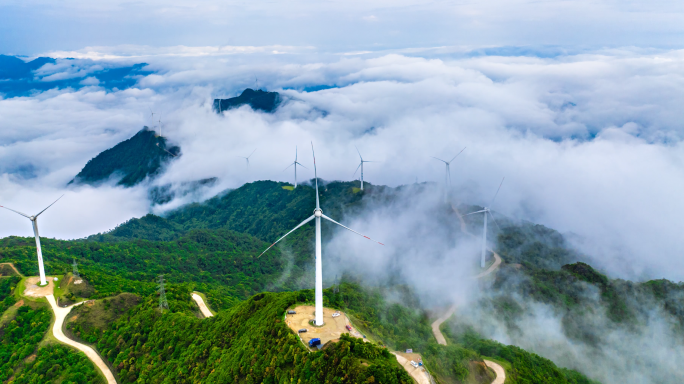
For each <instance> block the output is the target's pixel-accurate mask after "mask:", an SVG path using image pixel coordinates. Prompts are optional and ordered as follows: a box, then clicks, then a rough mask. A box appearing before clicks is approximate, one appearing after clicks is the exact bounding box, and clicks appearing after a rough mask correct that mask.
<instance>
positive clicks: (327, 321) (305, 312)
mask: <svg viewBox="0 0 684 384" xmlns="http://www.w3.org/2000/svg"><path fill="white" fill-rule="evenodd" d="M289 310H293V311H295V312H297V313H296V314H294V315H285V323H286V324H287V326H288V327H290V329H292V330H293V331H294V333H298V332H299V330H300V329H306V330H307V332H304V333H299V336H300V337H301V338H302V341H303V342H304V343H305V344H306V345H307V346H308V345H309V340H311V339H315V338H319V339H321V344H322V345H325V343H327V342H328V341H331V340H332V341H338V340H339V339H340V336H341V335H342V334H343V333H350V332H349V331H348V330H347V328H346V326H347V325H350V326H351V323H350V322H349V319H348V318H347V315H345V314H344V312H340V311H336V310H334V309H330V308H323V325H322V326H312V325H311V324H310V322H311V321H313V320H314V319H315V313H314V312H315V310H316V308H315V307H314V306H313V305H300V306H298V307H295V308H291V309H289ZM335 312H339V313H340V316H337V317H332V315H333V313H335ZM354 333H355V332H351V334H352V335H354ZM354 336H355V335H354Z"/></svg>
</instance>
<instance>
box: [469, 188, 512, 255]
mask: <svg viewBox="0 0 684 384" xmlns="http://www.w3.org/2000/svg"><path fill="white" fill-rule="evenodd" d="M505 179H506V178H505V177H504V178H503V179H501V184H499V189H497V190H496V193H495V194H494V198H493V199H492V202H491V203H489V207H484V209H482V210H479V211H475V212H470V213H468V214H465V215H463V216H468V215H474V214H476V213H484V228H483V229H482V257H481V259H480V267H481V268H484V267H485V257H486V255H487V215H490V216H492V220H494V215H492V211H491V210H490V208H491V206H492V204H494V200H496V196H497V195H498V194H499V190H501V186H502V185H503V182H504V180H505ZM494 224H496V226H497V227H498V228H499V230H500V229H501V227H499V224H498V223H497V222H496V220H494Z"/></svg>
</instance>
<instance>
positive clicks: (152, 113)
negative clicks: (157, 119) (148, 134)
mask: <svg viewBox="0 0 684 384" xmlns="http://www.w3.org/2000/svg"><path fill="white" fill-rule="evenodd" d="M150 116H151V118H152V125H154V112H152V108H150ZM152 128H154V127H152Z"/></svg>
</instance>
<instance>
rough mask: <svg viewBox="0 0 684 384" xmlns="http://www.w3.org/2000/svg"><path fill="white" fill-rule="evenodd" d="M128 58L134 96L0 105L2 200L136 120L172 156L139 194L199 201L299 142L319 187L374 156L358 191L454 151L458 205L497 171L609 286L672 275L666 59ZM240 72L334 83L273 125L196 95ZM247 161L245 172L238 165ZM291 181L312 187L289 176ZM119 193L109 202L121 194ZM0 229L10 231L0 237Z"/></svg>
mask: <svg viewBox="0 0 684 384" xmlns="http://www.w3.org/2000/svg"><path fill="white" fill-rule="evenodd" d="M161 51H164V50H163V49H162V50H161ZM190 51H191V50H190ZM146 61H147V62H149V63H150V68H152V69H153V70H156V71H157V73H156V74H154V75H150V76H148V77H146V78H143V79H142V80H140V84H141V85H142V86H144V88H143V89H136V88H133V89H128V90H125V91H117V92H109V93H107V92H105V91H103V90H97V89H83V90H80V91H77V92H64V91H50V92H45V93H42V94H39V95H37V96H35V97H28V98H14V99H6V100H1V101H0V112H1V113H0V124H2V126H3V127H7V128H6V129H3V130H2V131H1V132H0V143H2V145H1V146H0V164H2V166H1V168H0V172H3V173H11V175H8V176H6V180H7V181H6V183H9V184H8V185H13V186H14V187H13V188H17V190H22V189H25V190H31V189H35V188H38V186H39V185H40V188H38V189H40V190H42V189H50V188H51V189H53V190H55V191H56V190H58V189H60V188H62V187H63V185H65V184H66V183H67V182H68V181H69V180H70V179H71V177H73V176H74V175H75V174H76V173H77V172H78V171H79V170H80V168H81V167H82V166H83V165H84V164H85V163H86V162H87V160H88V159H90V158H91V157H93V156H95V155H96V154H97V153H99V152H100V151H102V150H104V149H106V148H109V147H111V146H113V145H114V144H116V143H118V142H120V141H122V140H123V139H126V138H128V137H130V136H132V135H133V134H134V133H135V132H137V131H138V130H139V129H140V128H141V127H142V126H143V125H145V124H149V123H150V122H148V121H147V119H148V114H149V111H148V108H152V109H154V110H155V112H158V113H160V114H161V115H162V118H163V120H164V121H165V123H164V126H165V134H166V135H167V136H168V138H169V139H170V140H171V141H173V142H175V143H178V144H179V145H180V146H181V147H182V150H183V156H182V157H181V158H180V159H179V160H178V161H175V162H174V163H173V164H172V165H171V166H170V167H169V170H168V172H166V173H165V174H164V175H163V176H162V177H161V178H160V179H159V180H157V181H156V182H155V183H156V184H165V183H172V184H174V185H180V183H182V182H184V181H190V180H197V179H200V178H205V177H213V176H216V177H219V178H220V180H219V182H218V183H217V184H216V185H215V186H214V187H213V188H212V189H211V190H210V191H208V192H207V194H210V193H215V192H218V191H219V190H222V189H224V188H229V187H236V186H239V185H241V184H242V183H244V182H247V181H251V180H257V179H280V180H290V178H291V175H290V174H289V173H283V172H281V170H282V168H284V167H285V166H286V165H287V164H288V163H289V162H290V161H291V160H292V159H291V158H292V157H293V153H292V152H293V150H294V147H295V146H298V147H299V151H300V161H301V162H302V163H304V164H305V165H311V162H310V161H308V160H307V159H308V157H309V155H308V148H309V141H311V140H313V141H314V143H315V145H316V148H317V150H318V152H317V154H318V163H319V171H320V176H321V177H323V178H325V179H343V180H348V179H350V178H351V177H352V174H353V172H354V169H356V165H357V164H356V161H357V154H356V150H355V149H354V146H355V145H356V146H358V147H359V149H360V150H361V151H362V152H363V153H364V156H365V157H367V158H368V159H372V160H379V161H381V162H379V163H371V164H368V167H366V170H365V177H366V180H368V181H370V182H372V183H375V184H388V185H398V184H404V183H412V182H414V181H415V180H416V178H418V180H419V181H425V180H442V178H443V173H442V172H443V167H442V166H441V165H440V164H439V163H438V162H436V161H434V160H431V156H443V157H451V156H453V155H454V154H455V153H456V152H457V151H459V150H460V149H461V148H463V147H464V146H467V147H468V149H466V151H465V152H464V153H463V154H462V155H461V157H459V158H458V159H457V161H456V163H455V164H454V165H453V166H452V176H453V179H454V183H455V185H456V187H457V189H458V191H459V196H460V198H462V199H463V200H464V201H466V202H472V203H479V204H484V203H486V202H488V201H489V199H491V196H492V195H493V193H494V191H495V189H496V187H497V185H498V183H499V181H500V179H501V177H503V176H506V180H507V181H506V183H505V184H504V187H503V189H502V192H501V194H500V195H499V198H498V200H497V203H496V206H495V209H498V210H500V211H502V212H503V213H505V214H509V215H512V216H515V217H517V218H525V219H530V220H533V221H536V222H540V223H543V224H546V225H549V226H551V227H554V228H557V229H559V230H561V231H568V232H574V233H577V234H579V235H581V236H582V237H583V240H582V241H583V243H582V244H581V246H583V247H586V248H585V249H586V250H588V251H589V252H590V253H591V254H592V255H593V256H594V257H596V258H597V260H596V264H597V265H599V266H600V267H603V268H606V269H607V270H609V271H611V272H612V273H614V274H616V275H619V276H628V277H635V276H636V277H640V276H644V277H667V278H670V279H674V280H682V278H683V277H684V272H682V271H684V261H682V259H681V257H679V255H681V254H682V253H683V251H684V249H682V248H683V246H682V245H681V244H680V242H679V234H680V232H681V228H682V227H684V222H682V220H683V219H682V217H684V216H683V215H682V212H684V205H682V203H681V201H680V199H678V198H677V196H678V195H677V193H678V191H680V190H682V187H684V177H682V169H683V165H684V156H683V155H682V153H683V152H682V145H684V144H682V141H681V138H682V135H683V134H684V126H683V125H682V123H681V119H679V110H680V106H681V105H682V102H684V100H682V99H683V98H684V96H682V95H683V94H682V93H681V92H678V90H680V89H681V88H682V85H683V84H682V81H683V80H682V79H684V76H683V74H684V66H683V65H682V63H683V62H684V54H683V53H682V52H681V51H668V52H657V53H648V52H647V53H639V52H634V51H632V52H630V51H628V50H620V51H602V52H595V53H591V54H581V55H574V56H573V55H566V56H561V57H558V58H555V59H551V58H547V59H543V58H530V57H496V56H485V57H472V58H467V57H466V58H462V59H453V58H451V59H449V58H443V59H439V58H432V59H426V58H420V57H409V56H402V55H397V54H390V55H381V56H372V55H371V56H370V57H367V58H361V57H349V58H348V57H345V58H342V59H340V57H339V56H337V55H330V56H317V55H314V56H310V55H306V54H301V55H289V56H273V55H270V54H269V53H267V52H265V53H256V54H254V55H252V54H249V55H229V56H217V57H212V56H204V55H203V54H201V55H200V56H197V57H195V56H176V57H174V58H169V57H168V56H166V55H165V54H164V55H162V56H154V55H152V56H149V57H147V58H146ZM130 62H135V60H133V61H130ZM130 62H127V63H130ZM104 64H107V62H106V61H104V62H103V65H104ZM127 65H128V64H127ZM255 76H257V77H258V78H259V84H260V85H261V86H265V87H267V88H269V89H280V88H285V87H293V88H299V89H301V88H302V87H305V86H312V85H337V86H340V87H341V88H331V89H326V90H323V91H319V92H312V93H304V92H299V91H295V90H284V91H282V94H283V95H284V96H285V97H286V98H287V99H288V102H287V103H286V104H285V105H283V106H282V107H281V108H280V109H279V110H278V111H277V112H276V113H275V114H273V115H268V114H261V113H254V112H252V111H251V110H249V108H241V109H238V110H234V111H230V112H227V113H225V114H224V115H223V116H218V115H216V114H214V113H213V112H212V111H211V100H212V98H213V97H216V96H220V97H230V96H234V95H235V94H236V93H237V92H239V91H241V90H242V89H244V88H245V87H247V86H253V85H254V77H255ZM254 148H258V150H257V152H256V153H255V154H254V156H253V157H252V159H251V160H250V169H249V172H247V170H246V168H245V165H244V163H243V160H240V159H239V158H238V156H244V155H246V154H248V153H249V152H251V151H252V150H253V149H254ZM300 177H302V178H310V177H312V174H311V173H310V172H308V171H306V170H302V172H300ZM116 190H118V189H116V188H114V189H112V191H116ZM112 193H115V192H112ZM121 193H122V194H121V198H122V199H123V198H126V197H127V196H129V193H133V192H131V191H123V192H121ZM135 193H138V192H135ZM14 196H15V197H6V196H2V198H3V201H4V202H5V203H6V204H7V205H9V206H12V205H21V204H17V203H22V204H23V200H20V199H18V198H17V197H16V196H18V195H17V194H15V195H14ZM195 198H196V197H195ZM15 199H17V200H16V201H15ZM65 199H66V198H65ZM188 199H190V197H188ZM184 201H187V200H178V201H174V202H173V203H171V204H170V205H169V206H168V207H161V208H158V210H157V211H156V212H159V210H163V209H165V208H170V207H173V206H178V205H179V204H181V203H183V202H184ZM64 204H65V205H66V204H67V203H66V202H65V203H64ZM664 207H666V208H664ZM112 209H115V208H112ZM130 212H139V214H137V215H138V216H139V215H140V214H142V213H144V212H141V211H140V209H138V208H136V209H134V210H132V211H130ZM102 220H103V221H104V222H98V223H94V224H92V225H91V224H90V223H85V222H82V221H81V223H82V224H73V228H74V231H73V232H72V233H70V232H66V231H65V232H62V235H60V236H64V237H75V236H82V235H85V234H89V233H93V232H95V231H94V230H92V229H95V228H103V227H112V226H114V225H116V224H118V223H119V222H120V221H121V220H120V216H118V214H113V215H111V216H109V215H102ZM117 220H118V221H117ZM78 225H82V226H81V227H78ZM0 233H1V234H2V235H8V234H17V233H19V232H18V230H17V229H16V227H15V226H14V225H13V224H0ZM655 255H657V256H655Z"/></svg>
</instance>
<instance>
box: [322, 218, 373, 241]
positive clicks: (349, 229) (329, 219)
mask: <svg viewBox="0 0 684 384" xmlns="http://www.w3.org/2000/svg"><path fill="white" fill-rule="evenodd" d="M321 217H322V218H324V219H326V220H328V221H332V222H333V223H335V224H337V225H339V226H340V227H342V228H344V229H346V230H348V231H352V232H354V233H356V234H357V235H359V236H363V237H365V238H366V239H368V240H370V241H375V242H376V243H378V244H380V245H385V244H383V243H381V242H379V241H377V240H373V239H371V238H370V237H368V236H366V235H364V234H361V233H358V232H356V231H355V230H353V229H351V228H349V227H345V226H344V225H342V224H340V223H338V222H337V221H335V220H333V219H331V218H329V217H328V216H326V215H322V216H321Z"/></svg>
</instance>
